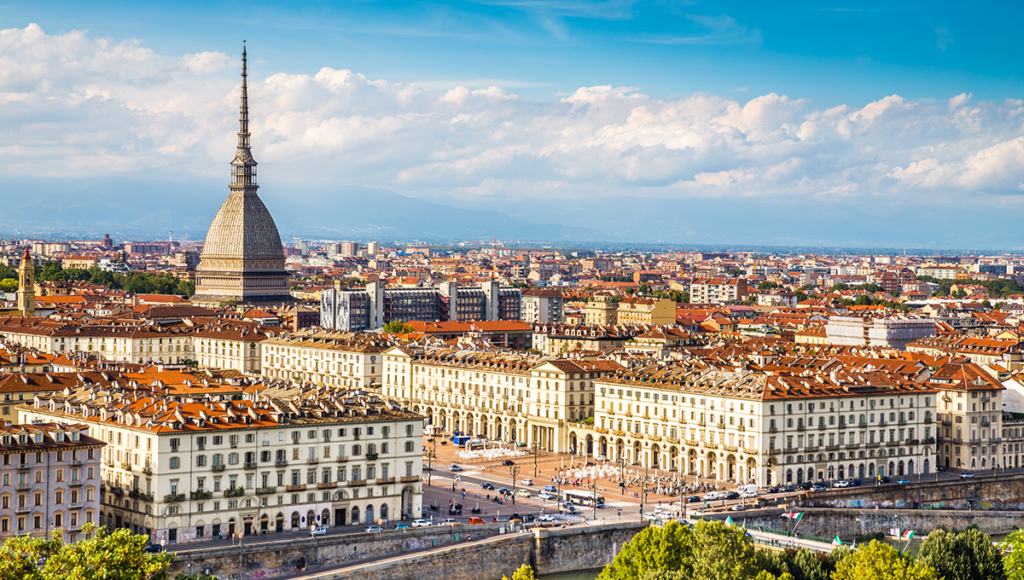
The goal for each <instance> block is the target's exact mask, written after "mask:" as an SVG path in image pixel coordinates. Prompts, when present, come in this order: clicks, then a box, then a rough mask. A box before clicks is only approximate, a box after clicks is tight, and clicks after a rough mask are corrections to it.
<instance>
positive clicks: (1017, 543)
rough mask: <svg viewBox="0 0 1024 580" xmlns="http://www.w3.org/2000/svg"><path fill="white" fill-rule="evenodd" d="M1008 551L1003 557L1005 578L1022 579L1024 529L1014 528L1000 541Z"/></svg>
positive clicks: (1023, 576) (1023, 567) (1023, 570)
mask: <svg viewBox="0 0 1024 580" xmlns="http://www.w3.org/2000/svg"><path fill="white" fill-rule="evenodd" d="M1002 547H1003V548H1008V549H1010V552H1009V553H1008V554H1006V556H1005V557H1004V558H1003V570H1004V571H1005V572H1006V578H1007V580H1024V530H1014V531H1012V532H1010V535H1009V536H1006V539H1005V540H1003V543H1002Z"/></svg>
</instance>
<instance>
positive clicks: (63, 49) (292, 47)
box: [0, 0, 1024, 243]
mask: <svg viewBox="0 0 1024 580" xmlns="http://www.w3.org/2000/svg"><path fill="white" fill-rule="evenodd" d="M1022 12H1024V4H1021V3H1009V2H1003V3H996V2H976V3H964V2H934V1H933V2H892V1H889V2H858V3H834V2H827V1H826V2H822V1H816V2H811V1H808V2H785V1H780V2H730V3H725V2H703V1H687V0H655V1H649V2H644V1H628V0H624V1H616V0H606V1H593V2H591V1H583V0H579V1H575V0H551V1H545V0H482V1H478V2H455V3H425V2H372V1H367V2H304V3H291V2H264V3H261V2H244V3H243V2H238V3H234V2H217V1H208V2H188V1H186V2H177V3H151V2H130V3H129V2H90V3H82V2H46V1H40V2H32V3H27V2H26V3H17V4H9V5H2V6H0V31H2V32H0V178H3V177H6V178H7V180H8V182H9V183H15V182H17V183H19V184H28V187H31V186H32V184H33V183H37V184H38V187H37V189H38V190H39V191H45V190H47V188H54V187H59V183H60V182H61V180H68V181H74V180H82V179H88V180H90V182H91V183H102V182H103V181H104V180H109V183H110V184H111V187H120V186H118V185H115V184H118V183H124V181H125V180H139V179H154V178H158V179H162V180H171V181H174V180H178V181H181V182H188V183H207V182H209V183H211V184H215V185H216V186H217V187H219V186H221V185H223V184H224V183H226V175H227V170H226V164H227V162H228V161H230V159H231V157H232V155H233V143H234V140H235V136H234V131H236V130H237V129H236V128H235V126H236V125H237V99H238V86H239V78H238V72H239V67H240V60H239V59H240V54H239V53H240V48H241V44H242V40H243V39H244V40H246V41H247V45H248V47H249V55H250V63H249V64H250V87H251V88H250V101H251V107H252V118H253V124H252V125H253V126H252V130H253V144H254V146H253V148H254V156H255V157H256V159H257V160H258V161H259V162H260V163H261V166H260V170H261V176H262V179H263V180H264V184H265V185H266V184H267V183H272V184H274V185H276V186H278V188H279V189H281V190H283V189H286V188H288V187H298V186H302V187H306V188H321V189H323V188H330V187H333V186H336V185H343V186H346V187H369V188H383V189H388V190H391V191H393V192H396V193H398V194H401V195H404V196H408V197H414V198H419V199H422V200H427V201H430V202H433V203H437V204H442V205H453V206H458V207H461V208H472V209H490V210H495V211H499V212H504V213H507V214H509V215H514V216H516V217H519V218H524V219H530V220H532V221H533V222H535V223H559V224H570V223H571V221H572V219H571V216H570V215H569V214H571V213H572V211H573V208H574V207H576V206H578V205H579V204H581V203H587V204H589V203H595V202H596V203H601V202H605V203H609V204H623V203H624V204H626V205H625V209H629V200H630V199H640V198H643V199H644V200H651V199H654V200H665V201H666V202H667V203H670V204H674V205H672V207H685V204H686V202H688V201H691V200H692V201H694V202H697V201H699V202H700V203H701V204H703V205H701V207H702V208H710V211H723V212H730V211H735V210H736V208H737V207H741V206H740V205H739V204H743V203H744V202H750V201H751V200H756V201H757V202H758V203H777V204H780V205H781V206H787V207H788V206H791V207H794V208H799V210H800V212H802V213H801V215H802V216H809V217H808V218H807V219H813V216H814V215H815V214H816V213H820V214H821V215H828V216H829V217H828V218H827V219H830V220H837V223H836V227H837V228H838V227H839V226H841V225H842V224H841V223H840V222H841V221H842V217H841V216H842V210H843V209H844V208H849V209H854V210H856V211H857V212H861V213H864V214H868V215H874V216H879V217H880V218H883V217H891V216H893V215H900V216H906V215H912V210H913V209H914V208H919V207H928V208H931V209H932V210H935V209H936V208H938V209H939V210H942V211H947V212H950V213H949V215H955V214H956V212H958V211H963V210H970V211H972V212H997V213H999V214H1000V215H1001V216H1002V217H1003V218H1006V217H1007V216H1009V217H1015V216H1020V217H1024V203H1022V195H1024V115H1022V113H1024V100H1022V99H1024V86H1022V83H1024V80H1022V79H1024V74H1021V73H1022V72H1024V71H1022V70H1021V69H1022V67H1024V64H1022V61H1021V59H1019V58H1018V56H1017V55H1018V53H1019V48H1018V42H1017V40H1016V39H1017V36H1018V34H1017V33H1018V31H1017V30H1016V28H1017V23H1019V22H1020V21H1021V16H1022ZM55 184H58V185H55ZM264 189H265V190H266V187H265V188H264ZM16 193H17V192H12V191H8V192H6V193H5V192H3V191H0V195H7V196H11V195H16ZM262 195H264V196H265V197H267V198H268V199H270V200H272V201H273V200H275V199H276V201H278V202H280V203H289V202H294V195H293V193H289V194H288V195H284V194H281V193H278V194H275V193H273V192H266V191H264V193H262ZM275 195H277V196H278V197H277V198H275ZM289 195H290V196H292V197H289ZM709 204H710V205H709ZM644 207H645V208H649V207H651V206H650V205H644ZM272 209H273V208H272ZM552 210H554V211H552ZM837 210H838V211H837ZM908 211H911V213H910V214H908V213H907V212H908ZM972 215H974V214H972ZM837 216H839V217H837ZM641 217H642V216H641ZM593 219H610V220H611V221H609V222H608V223H606V224H603V225H602V224H590V225H597V226H600V227H613V226H614V219H613V218H597V217H594V218H593ZM970 221H971V223H965V224H961V225H959V226H958V227H962V228H964V231H965V233H966V235H967V237H966V238H965V239H967V240H969V239H970V235H971V234H972V233H977V234H978V235H979V236H983V235H984V234H985V233H986V230H987V229H990V227H991V226H990V225H986V224H985V223H984V220H977V219H973V220H970ZM979 221H980V222H981V223H979ZM55 225H56V226H59V224H55ZM70 225H73V224H69V226H70ZM791 225H792V227H797V226H798V224H791ZM918 225H920V224H918ZM787 227H788V226H787ZM598 229H600V228H598ZM729 233H730V232H729V231H728V230H726V231H725V232H724V233H723V236H722V239H729ZM740 234H741V233H740V232H736V236H737V239H739V237H741V235H740ZM702 235H703V234H702ZM882 235H883V237H884V234H882ZM681 241H692V242H695V243H697V242H701V241H709V240H681ZM715 241H718V240H715ZM828 241H835V242H836V243H841V242H842V241H843V240H839V239H837V240H828ZM878 242H879V243H885V242H886V240H884V239H880V240H878Z"/></svg>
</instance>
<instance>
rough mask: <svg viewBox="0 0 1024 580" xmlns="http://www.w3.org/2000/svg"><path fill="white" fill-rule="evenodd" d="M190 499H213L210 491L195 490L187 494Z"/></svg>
mask: <svg viewBox="0 0 1024 580" xmlns="http://www.w3.org/2000/svg"><path fill="white" fill-rule="evenodd" d="M189 496H190V497H191V498H192V499H213V492H212V491H205V490H197V491H193V492H192V493H190V494H189Z"/></svg>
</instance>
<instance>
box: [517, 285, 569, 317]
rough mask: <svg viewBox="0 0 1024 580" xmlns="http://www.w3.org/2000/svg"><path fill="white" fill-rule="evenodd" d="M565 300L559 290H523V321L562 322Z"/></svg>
mask: <svg viewBox="0 0 1024 580" xmlns="http://www.w3.org/2000/svg"><path fill="white" fill-rule="evenodd" d="M564 308H565V302H564V300H563V298H562V293H561V292H559V291H558V290H543V289H540V288H533V289H530V290H527V291H526V292H523V322H527V323H529V324H534V323H543V322H552V323H555V324H558V323H560V322H562V316H563V313H564Z"/></svg>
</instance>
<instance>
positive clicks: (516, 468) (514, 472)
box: [508, 465, 519, 505]
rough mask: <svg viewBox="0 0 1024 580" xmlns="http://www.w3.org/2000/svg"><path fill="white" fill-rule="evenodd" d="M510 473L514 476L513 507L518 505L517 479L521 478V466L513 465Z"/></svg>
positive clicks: (509, 469)
mask: <svg viewBox="0 0 1024 580" xmlns="http://www.w3.org/2000/svg"><path fill="white" fill-rule="evenodd" d="M508 471H509V473H511V474H512V505H516V477H518V476H519V466H518V465H513V466H511V467H509V468H508Z"/></svg>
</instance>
